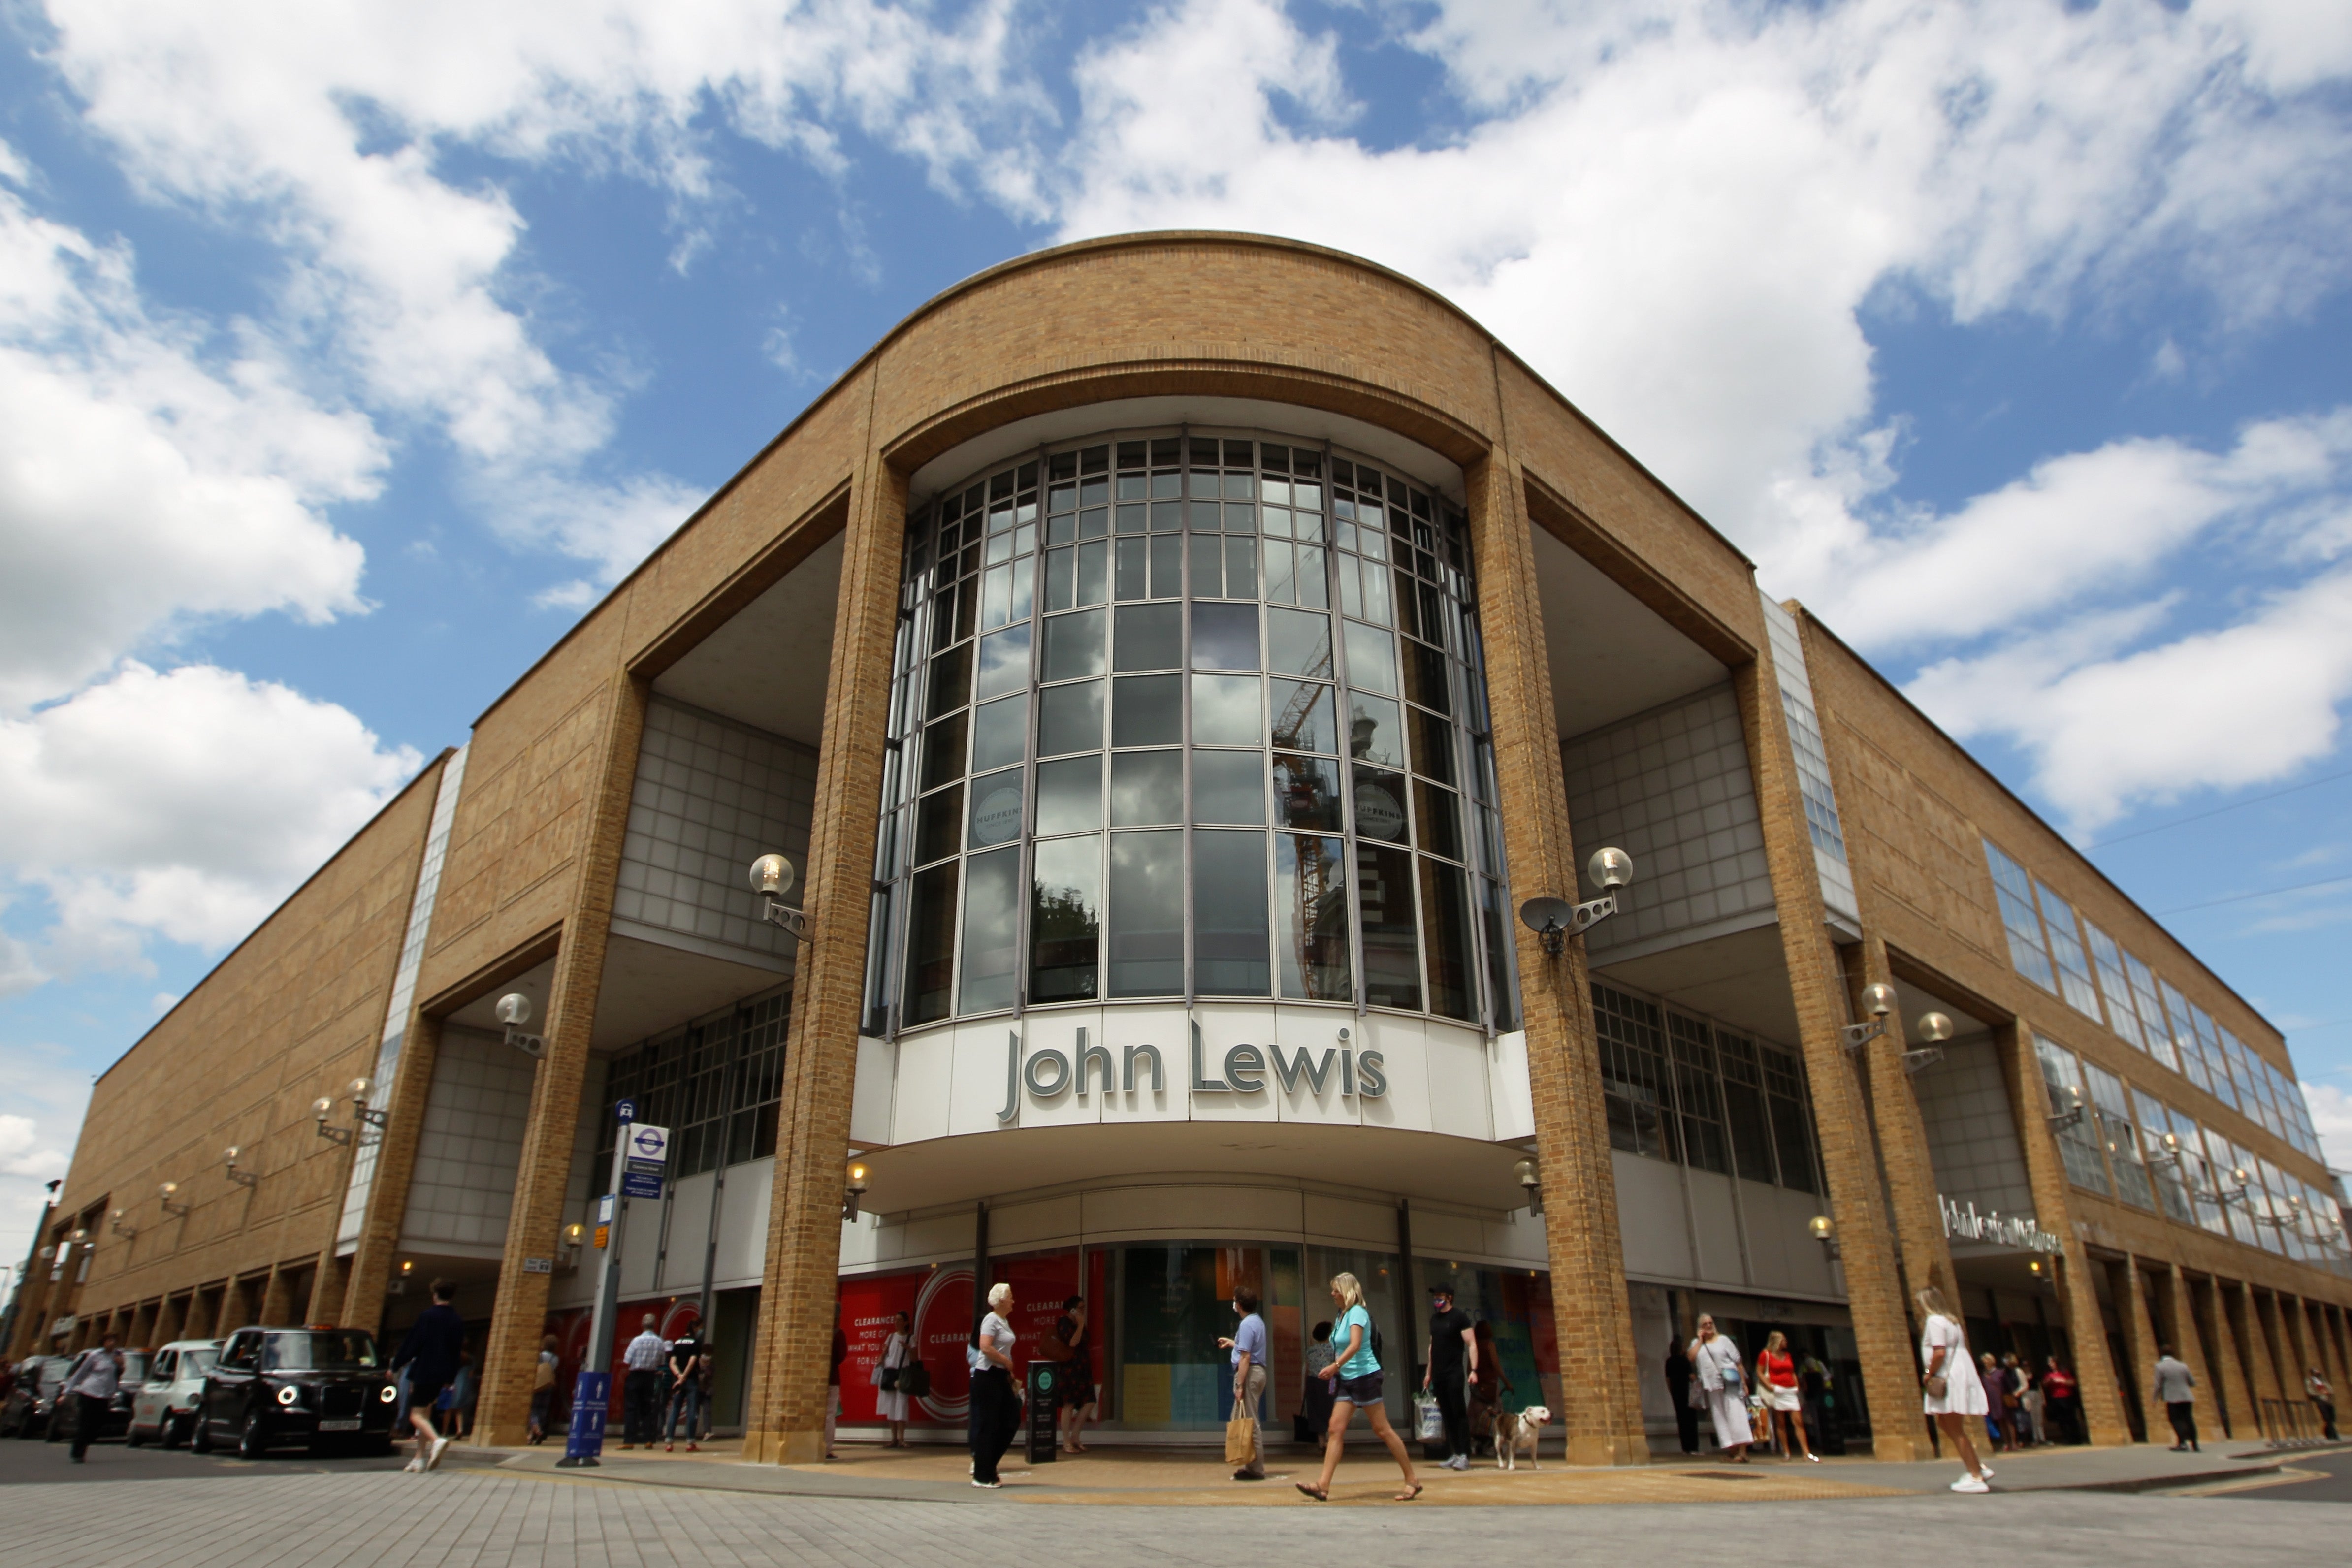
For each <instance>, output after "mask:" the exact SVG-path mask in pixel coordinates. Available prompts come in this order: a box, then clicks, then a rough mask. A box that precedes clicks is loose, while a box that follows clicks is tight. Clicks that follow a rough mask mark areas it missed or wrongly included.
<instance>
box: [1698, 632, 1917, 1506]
mask: <svg viewBox="0 0 2352 1568" xmlns="http://www.w3.org/2000/svg"><path fill="white" fill-rule="evenodd" d="M1732 689H1733V693H1734V695H1735V696H1736V697H1737V699H1738V704H1739V712H1740V718H1741V722H1742V725H1743V726H1744V727H1745V728H1746V730H1747V734H1748V766H1749V768H1750V769H1751V771H1752V773H1753V775H1754V779H1755V782H1756V804H1757V810H1758V814H1759V817H1760V818H1761V820H1762V826H1763V830H1764V857H1765V862H1766V864H1767V866H1768V868H1769V871H1770V873H1771V876H1772V893H1773V900H1774V902H1775V904H1777V906H1778V908H1779V910H1780V950H1781V954H1782V956H1783V958H1784V961H1785V962H1786V963H1787V965H1788V969H1789V988H1790V997H1791V999H1792V1000H1793V1001H1794V1002H1795V1004H1796V1009H1797V1038H1798V1043H1799V1045H1800V1047H1801V1049H1802V1050H1803V1051H1804V1054H1805V1071H1806V1077H1807V1081H1808V1082H1809V1083H1810V1085H1811V1092H1812V1097H1813V1121H1814V1124H1815V1126H1816V1128H1817V1129H1818V1130H1819V1132H1820V1134H1821V1145H1822V1172H1823V1174H1824V1175H1825V1176H1827V1177H1828V1180H1829V1189H1830V1190H1829V1208H1830V1214H1829V1218H1831V1220H1832V1221H1833V1222H1834V1223H1835V1225H1836V1227H1837V1239H1838V1252H1839V1256H1840V1260H1841V1262H1842V1264H1843V1268H1844V1270H1845V1283H1846V1299H1847V1306H1848V1310H1849V1311H1850V1312H1852V1314H1853V1334H1854V1343H1855V1349H1856V1351H1857V1353H1858V1354H1859V1355H1860V1357H1861V1360H1862V1378H1863V1383H1864V1387H1865V1389H1866V1390H1867V1398H1868V1400H1869V1406H1870V1410H1871V1422H1870V1424H1871V1451H1872V1455H1873V1457H1874V1458H1880V1459H1890V1460H1908V1459H1925V1458H1932V1457H1933V1454H1934V1450H1933V1449H1932V1448H1931V1447H1930V1446H1929V1444H1928V1441H1927V1420H1926V1417H1925V1416H1923V1415H1921V1413H1920V1403H1919V1401H1920V1395H1919V1361H1918V1354H1917V1352H1916V1349H1915V1348H1914V1344H1913V1339H1912V1333H1911V1330H1912V1322H1911V1314H1910V1308H1909V1303H1908V1301H1906V1297H1905V1292H1904V1288H1903V1279H1902V1271H1901V1269H1900V1266H1899V1263H1898V1260H1897V1257H1896V1242H1895V1233H1894V1228H1893V1226H1892V1225H1891V1224H1890V1223H1889V1221H1888V1218H1887V1214H1886V1210H1885V1205H1884V1204H1883V1202H1882V1201H1881V1191H1882V1188H1881V1184H1880V1176H1879V1169H1878V1155H1877V1149H1876V1148H1875V1146H1874V1141H1873V1138H1872V1134H1871V1125H1870V1114H1869V1109H1868V1097H1867V1092H1866V1090H1865V1088H1864V1084H1863V1083H1862V1082H1861V1080H1860V1078H1859V1077H1858V1076H1857V1074H1856V1071H1855V1065H1854V1062H1853V1057H1852V1054H1851V1053H1850V1052H1848V1051H1847V1050H1846V1049H1845V1041H1844V1040H1843V1037H1842V1036H1841V1034H1840V1032H1839V1030H1840V1028H1841V1026H1842V1025H1843V1024H1844V1022H1845V1021H1846V998H1845V986H1844V981H1843V977H1842V976H1841V974H1840V972H1839V967H1838V962H1837V954H1836V951H1835V949H1834V947H1833V946H1832V943H1831V941H1830V936H1829V929H1828V925H1827V918H1828V917H1827V915H1826V912H1825V911H1824V910H1823V908H1822V886H1821V873H1819V872H1818V871H1817V870H1816V869H1815V867H1814V862H1813V845H1812V840H1811V836H1810V835H1809V834H1808V833H1807V831H1806V830H1805V821H1804V805H1803V801H1802V800H1801V797H1800V795H1799V794H1798V789H1797V762H1796V754H1795V752H1794V751H1793V750H1792V749H1791V747H1790V740H1789V729H1788V716H1787V715H1786V714H1785V713H1784V712H1783V711H1782V709H1781V706H1780V686H1779V685H1778V684H1777V682H1776V681H1775V679H1774V676H1773V674H1772V669H1771V650H1770V646H1769V643H1764V642H1763V641H1762V640H1761V639H1759V647H1758V650H1757V660H1756V663H1754V664H1748V665H1747V666H1745V667H1743V668H1741V669H1738V670H1735V671H1733V672H1732ZM1953 1304H1954V1306H1955V1307H1957V1306H1958V1302H1955V1303H1953Z"/></svg>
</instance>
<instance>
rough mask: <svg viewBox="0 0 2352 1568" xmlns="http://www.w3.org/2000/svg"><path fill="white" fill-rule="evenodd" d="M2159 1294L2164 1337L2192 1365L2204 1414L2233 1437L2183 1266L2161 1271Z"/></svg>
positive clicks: (2163, 1267) (2164, 1267)
mask: <svg viewBox="0 0 2352 1568" xmlns="http://www.w3.org/2000/svg"><path fill="white" fill-rule="evenodd" d="M2156 1294H2157V1303H2158V1307H2159V1309H2160V1310H2159V1311H2158V1313H2157V1322H2158V1323H2159V1324H2161V1325H2162V1328H2161V1332H2160V1337H2161V1338H2163V1339H2166V1340H2168V1341H2170V1342H2171V1344H2172V1348H2173V1352H2174V1354H2177V1355H2179V1357H2180V1359H2181V1360H2182V1361H2184V1362H2186V1363H2187V1364H2188V1365H2189V1376H2191V1377H2193V1378H2195V1379H2196V1380H2197V1391H2198V1396H2199V1397H2200V1401H2201V1402H2202V1403H2203V1404H2204V1406H2205V1410H2204V1412H2203V1414H2204V1415H2205V1416H2209V1417H2210V1418H2211V1419H2212V1421H2214V1422H2215V1423H2217V1424H2218V1425H2219V1426H2220V1427H2221V1433H2222V1436H2224V1437H2227V1436H2229V1435H2230V1415H2229V1411H2228V1409H2227V1407H2226V1406H2223V1405H2222V1403H2221V1391H2220V1388H2219V1386H2218V1385H2216V1384H2215V1383H2214V1381H2213V1378H2212V1376H2211V1375H2210V1364H2209V1363H2208V1362H2207V1361H2206V1359H2205V1336H2204V1335H2202V1334H2200V1333H2198V1332H2197V1315H2196V1313H2195V1312H2193V1311H2192V1310H2191V1309H2190V1307H2189V1281H2188V1278H2187V1276H2185V1275H2183V1274H2182V1273H2181V1271H2180V1265H2179V1264H2178V1263H2167V1264H2164V1265H2162V1266H2161V1267H2160V1268H2159V1269H2158V1272H2157V1277H2156Z"/></svg>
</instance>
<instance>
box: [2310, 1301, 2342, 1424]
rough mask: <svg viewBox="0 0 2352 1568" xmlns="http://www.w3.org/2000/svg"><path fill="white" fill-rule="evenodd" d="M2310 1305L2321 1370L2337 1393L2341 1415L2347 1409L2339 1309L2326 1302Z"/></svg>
mask: <svg viewBox="0 0 2352 1568" xmlns="http://www.w3.org/2000/svg"><path fill="white" fill-rule="evenodd" d="M2309 1304H2310V1307H2311V1317H2312V1322H2311V1329H2312V1335H2311V1337H2312V1342H2313V1343H2315V1344H2316V1345H2317V1346H2318V1349H2319V1370H2320V1372H2321V1374H2322V1375H2325V1376H2326V1379H2327V1384H2328V1386H2329V1387H2330V1388H2333V1389H2334V1390H2335V1391H2336V1409H2337V1411H2338V1412H2339V1413H2340V1412H2342V1411H2343V1409H2344V1407H2345V1393H2344V1346H2343V1344H2342V1343H2341V1342H2340V1341H2339V1340H2338V1339H2337V1337H2336V1313H2337V1311H2338V1309H2337V1308H2336V1307H2334V1306H2332V1305H2330V1304H2329V1303H2327V1302H2326V1301H2313V1302H2311V1303H2309Z"/></svg>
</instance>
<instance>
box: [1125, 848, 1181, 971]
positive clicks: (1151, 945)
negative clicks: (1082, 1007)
mask: <svg viewBox="0 0 2352 1568" xmlns="http://www.w3.org/2000/svg"><path fill="white" fill-rule="evenodd" d="M1183 991H1184V835H1183V833H1182V831H1174V832H1147V833H1136V832H1129V833H1113V834H1112V835H1111V836H1110V994H1111V995H1112V996H1114V997H1170V996H1181V995H1182V994H1183Z"/></svg>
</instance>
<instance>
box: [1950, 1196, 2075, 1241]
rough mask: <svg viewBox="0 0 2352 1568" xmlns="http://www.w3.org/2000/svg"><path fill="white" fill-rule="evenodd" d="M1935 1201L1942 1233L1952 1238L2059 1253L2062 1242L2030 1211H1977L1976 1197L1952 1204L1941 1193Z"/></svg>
mask: <svg viewBox="0 0 2352 1568" xmlns="http://www.w3.org/2000/svg"><path fill="white" fill-rule="evenodd" d="M1936 1201H1937V1203H1938V1204H1940V1205H1941V1206H1942V1207H1943V1210H1944V1234H1945V1235H1946V1236H1947V1237H1949V1238H1950V1239H1953V1240H1956V1241H1989V1242H1991V1243H1992V1244H1993V1245H1994V1246H1996V1247H2018V1248H2022V1249H2025V1250H2026V1251H2029V1252H2063V1251H2064V1250H2065V1249H2066V1244H2065V1243H2064V1242H2063V1241H2061V1240H2060V1239H2058V1238H2057V1237H2055V1236H2053V1235H2052V1234H2051V1233H2050V1232H2049V1231H2047V1230H2044V1229H2042V1225H2041V1222H2040V1221H2039V1220H2037V1219H2035V1218H2033V1216H2032V1215H2030V1214H2003V1213H2001V1212H2000V1210H1999V1209H1997V1208H1996V1209H1990V1210H1987V1211H1985V1212H1983V1213H1979V1212H1978V1211H1977V1206H1976V1200H1975V1199H1974V1198H1969V1199H1968V1200H1966V1201H1964V1202H1960V1203H1955V1202H1953V1201H1952V1200H1951V1199H1950V1198H1948V1197H1944V1196H1943V1195H1942V1194H1941V1193H1938V1194H1937V1195H1936Z"/></svg>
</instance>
